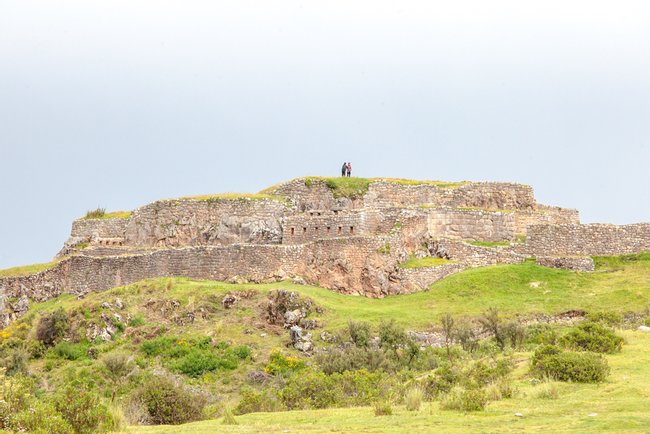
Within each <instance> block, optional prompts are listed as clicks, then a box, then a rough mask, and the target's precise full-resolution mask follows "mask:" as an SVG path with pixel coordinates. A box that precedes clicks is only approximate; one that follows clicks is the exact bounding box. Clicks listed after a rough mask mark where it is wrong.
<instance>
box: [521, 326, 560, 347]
mask: <svg viewBox="0 0 650 434" xmlns="http://www.w3.org/2000/svg"><path fill="white" fill-rule="evenodd" d="M558 340H559V335H558V332H557V329H556V328H555V327H552V326H550V325H548V324H534V325H531V326H529V327H528V329H527V330H526V343H528V344H532V345H536V346H538V345H555V344H557V343H558Z"/></svg>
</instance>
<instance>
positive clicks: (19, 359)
mask: <svg viewBox="0 0 650 434" xmlns="http://www.w3.org/2000/svg"><path fill="white" fill-rule="evenodd" d="M28 361H29V353H28V352H27V350H25V349H24V348H20V347H19V348H12V349H11V350H10V351H9V354H8V355H7V357H5V358H4V359H2V360H1V361H0V366H2V367H3V368H5V369H6V374H7V375H16V374H27V362H28Z"/></svg>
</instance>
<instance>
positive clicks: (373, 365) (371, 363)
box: [316, 346, 398, 375]
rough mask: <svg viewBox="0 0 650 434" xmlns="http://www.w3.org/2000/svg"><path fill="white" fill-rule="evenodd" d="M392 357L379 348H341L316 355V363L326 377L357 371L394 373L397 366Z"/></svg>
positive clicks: (392, 355)
mask: <svg viewBox="0 0 650 434" xmlns="http://www.w3.org/2000/svg"><path fill="white" fill-rule="evenodd" d="M394 355H395V353H392V354H388V353H387V352H386V351H384V350H383V349H381V348H379V349H371V348H359V347H352V346H351V347H341V348H332V349H331V350H330V351H327V352H322V353H319V354H318V355H316V363H318V365H319V366H320V368H321V369H322V370H323V372H325V373H326V374H328V375H331V374H333V373H336V372H338V373H342V372H345V371H357V370H359V369H366V370H368V371H377V370H381V371H386V372H395V371H396V370H397V369H398V365H397V362H396V361H395V359H394Z"/></svg>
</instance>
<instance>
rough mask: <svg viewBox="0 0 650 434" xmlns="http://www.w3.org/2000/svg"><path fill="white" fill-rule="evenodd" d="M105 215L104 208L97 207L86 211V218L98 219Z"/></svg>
mask: <svg viewBox="0 0 650 434" xmlns="http://www.w3.org/2000/svg"><path fill="white" fill-rule="evenodd" d="M105 215H106V208H99V207H98V208H97V209H93V210H90V211H88V212H86V217H84V218H87V219H99V218H102V217H104V216H105Z"/></svg>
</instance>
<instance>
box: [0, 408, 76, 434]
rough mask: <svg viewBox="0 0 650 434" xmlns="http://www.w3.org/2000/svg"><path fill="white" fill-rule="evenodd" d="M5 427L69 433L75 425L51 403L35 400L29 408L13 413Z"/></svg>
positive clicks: (15, 429)
mask: <svg viewBox="0 0 650 434" xmlns="http://www.w3.org/2000/svg"><path fill="white" fill-rule="evenodd" d="M5 428H9V429H11V430H12V431H15V432H35V433H48V434H69V433H71V432H74V429H73V427H72V426H71V425H70V424H69V423H68V422H67V421H66V420H65V419H63V417H62V416H61V414H60V413H58V412H57V411H56V409H55V408H54V407H53V406H52V405H51V404H49V403H47V402H44V401H39V400H35V401H34V402H33V403H32V404H31V405H30V408H29V409H25V410H22V411H20V412H18V413H16V414H13V415H12V416H11V417H10V418H9V420H8V423H7V424H6V425H5Z"/></svg>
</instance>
